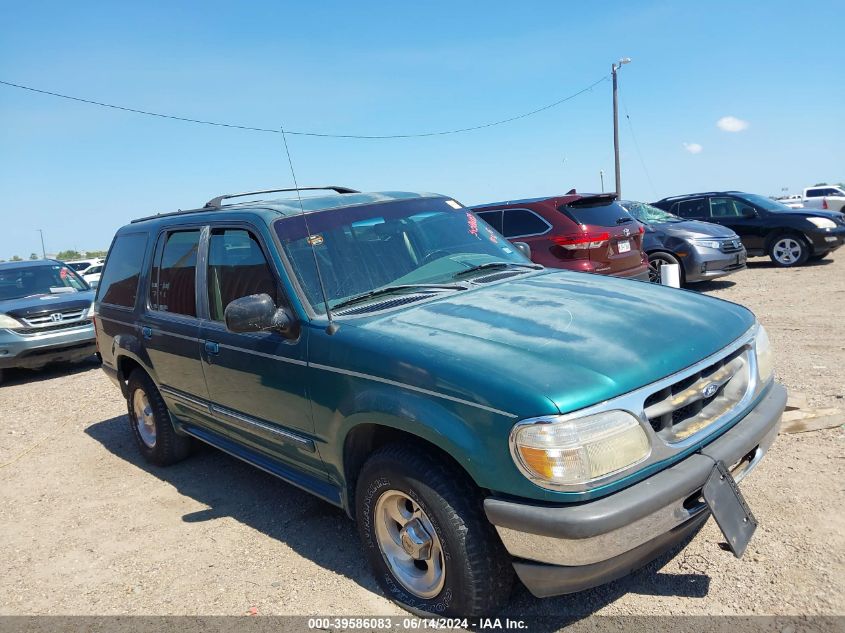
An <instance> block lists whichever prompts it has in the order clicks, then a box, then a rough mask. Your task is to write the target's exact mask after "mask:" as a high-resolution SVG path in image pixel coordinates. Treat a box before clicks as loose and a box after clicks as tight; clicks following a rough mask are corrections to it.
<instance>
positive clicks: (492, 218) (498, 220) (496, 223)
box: [476, 211, 504, 235]
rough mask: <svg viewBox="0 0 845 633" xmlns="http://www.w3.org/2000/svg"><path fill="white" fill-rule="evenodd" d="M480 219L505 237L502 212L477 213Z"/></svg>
mask: <svg viewBox="0 0 845 633" xmlns="http://www.w3.org/2000/svg"><path fill="white" fill-rule="evenodd" d="M476 214H477V215H478V217H480V218H481V219H482V220H484V221H485V222H487V224H489V225H490V226H492V227H493V228H494V229H496V230H497V231H498V232H499V233H501V234H503V235H504V231H503V230H502V212H501V211H483V212H478V211H476Z"/></svg>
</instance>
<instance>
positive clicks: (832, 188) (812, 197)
mask: <svg viewBox="0 0 845 633" xmlns="http://www.w3.org/2000/svg"><path fill="white" fill-rule="evenodd" d="M802 199H803V206H804V208H805V209H826V210H828V211H842V210H843V209H845V189H842V187H839V186H836V185H818V186H817V187H807V188H806V189H804V195H803V196H802Z"/></svg>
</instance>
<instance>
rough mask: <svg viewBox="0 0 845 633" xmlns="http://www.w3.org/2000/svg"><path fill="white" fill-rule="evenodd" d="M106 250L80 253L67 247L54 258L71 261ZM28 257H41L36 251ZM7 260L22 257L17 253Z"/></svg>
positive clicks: (86, 257)
mask: <svg viewBox="0 0 845 633" xmlns="http://www.w3.org/2000/svg"><path fill="white" fill-rule="evenodd" d="M107 252H108V251H85V254H84V255H83V254H82V253H80V252H79V251H77V250H74V249H68V250H66V251H59V252H58V253H56V259H58V260H59V261H63V262H66V261H71V260H74V259H93V258H94V257H105V256H106V253H107ZM29 259H41V256H40V255H38V253H30V254H29ZM5 261H6V260H5V259H0V262H5ZM9 261H10V262H22V261H23V258H22V257H20V256H19V255H12V256H11V257H10V258H9Z"/></svg>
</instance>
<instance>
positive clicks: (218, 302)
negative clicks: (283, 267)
mask: <svg viewBox="0 0 845 633" xmlns="http://www.w3.org/2000/svg"><path fill="white" fill-rule="evenodd" d="M257 294H268V295H270V296H271V297H273V300H274V301H275V302H276V304H277V305H278V296H277V295H278V293H277V291H276V279H275V277H273V273H272V272H271V270H270V266H269V265H268V264H267V259H266V258H265V257H264V252H263V251H262V250H261V245H260V244H259V243H258V240H256V239H255V236H253V235H252V234H251V233H250V232H249V231H245V230H243V229H214V230H213V231H212V232H211V238H210V240H209V243H208V310H209V316H210V317H211V319H212V320H213V321H222V320H223V314H224V312H225V311H226V306H227V305H229V304H230V303H231V302H232V301H234V300H235V299H239V298H241V297H246V296H249V295H257Z"/></svg>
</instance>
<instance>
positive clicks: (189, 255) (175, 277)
mask: <svg viewBox="0 0 845 633" xmlns="http://www.w3.org/2000/svg"><path fill="white" fill-rule="evenodd" d="M199 242H200V232H199V231H198V230H197V231H177V232H175V233H169V234H167V235H163V236H162V237H161V239H160V240H159V244H158V246H157V247H156V255H155V261H154V262H153V268H152V274H151V280H150V307H151V308H152V309H153V310H161V311H162V312H172V313H174V314H184V315H185V316H193V317H195V316H197V300H196V272H197V250H198V249H199Z"/></svg>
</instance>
